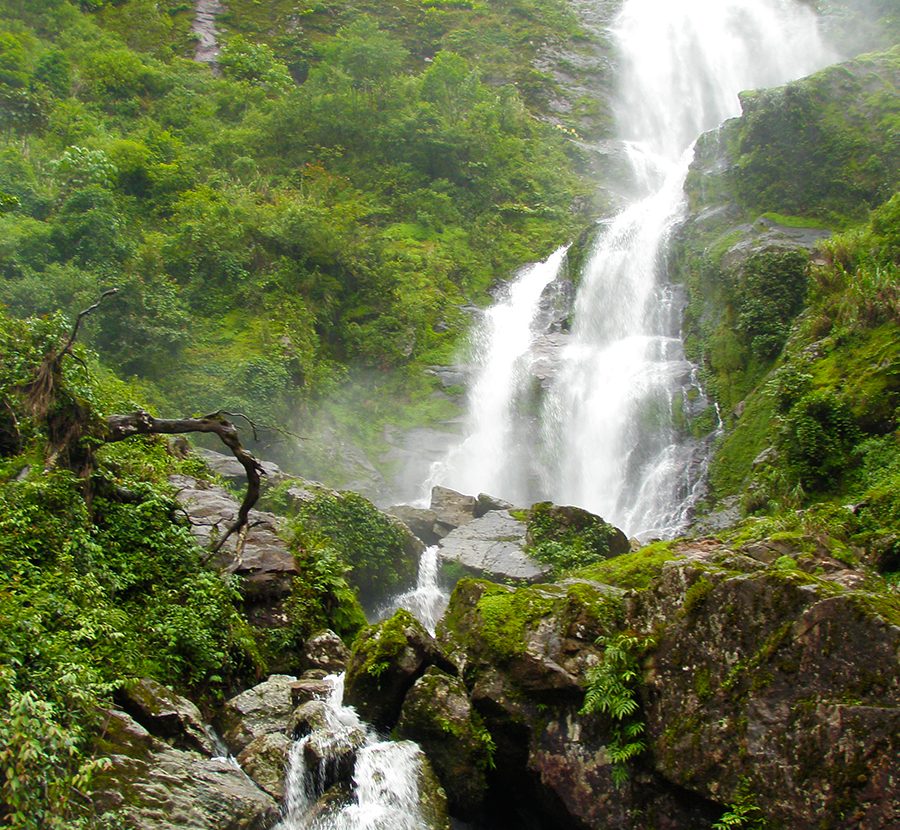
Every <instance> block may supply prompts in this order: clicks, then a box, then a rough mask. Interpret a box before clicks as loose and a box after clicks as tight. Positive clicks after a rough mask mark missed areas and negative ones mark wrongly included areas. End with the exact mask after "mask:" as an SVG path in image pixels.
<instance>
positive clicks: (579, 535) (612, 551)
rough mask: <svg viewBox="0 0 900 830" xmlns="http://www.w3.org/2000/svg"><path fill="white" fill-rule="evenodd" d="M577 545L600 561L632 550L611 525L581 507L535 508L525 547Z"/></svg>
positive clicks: (541, 505) (544, 504) (549, 504)
mask: <svg viewBox="0 0 900 830" xmlns="http://www.w3.org/2000/svg"><path fill="white" fill-rule="evenodd" d="M548 541H552V542H560V543H563V544H567V543H571V542H573V541H578V542H580V543H582V544H585V545H587V546H588V548H589V550H590V551H591V552H592V553H595V554H597V556H599V557H607V558H608V557H611V556H619V555H621V554H623V553H628V552H629V551H630V550H631V542H629V540H628V537H627V536H626V535H625V534H624V533H623V532H622V531H621V530H619V528H617V527H613V525H611V524H609V522H607V521H605V520H604V519H602V518H601V517H600V516H597V515H596V514H594V513H591V512H589V511H587V510H584V509H583V508H581V507H572V506H568V505H559V504H553V503H552V502H549V501H545V502H539V503H537V504H534V505H532V507H531V510H530V511H529V516H528V533H527V535H526V543H527V544H529V545H535V544H539V543H541V542H548Z"/></svg>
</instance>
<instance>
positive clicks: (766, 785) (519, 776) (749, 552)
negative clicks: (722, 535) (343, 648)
mask: <svg viewBox="0 0 900 830" xmlns="http://www.w3.org/2000/svg"><path fill="white" fill-rule="evenodd" d="M809 546H810V540H804V541H803V542H799V541H795V542H790V543H787V542H782V543H780V545H775V546H773V545H771V544H770V545H760V544H758V543H750V544H744V545H739V544H732V545H729V546H726V545H724V544H722V543H718V542H712V541H706V542H703V541H698V542H693V543H681V544H677V545H672V546H668V547H663V548H657V549H653V548H650V549H645V550H643V551H640V552H637V553H633V554H626V555H624V556H620V557H616V558H614V559H611V560H608V561H607V562H605V563H602V564H601V565H599V566H594V567H593V568H590V569H586V570H585V571H583V572H580V573H578V574H576V575H575V576H574V577H573V578H570V579H568V580H565V581H564V582H563V583H560V584H553V585H540V586H531V587H526V588H519V589H517V590H516V589H511V588H505V587H501V586H496V585H492V584H490V583H485V582H479V581H473V580H464V581H463V582H461V583H460V584H459V586H458V587H457V589H456V591H455V593H454V595H453V598H452V600H451V604H450V608H449V610H448V613H447V616H446V618H445V622H444V624H443V628H442V630H441V631H439V638H438V640H439V643H440V645H441V646H442V647H443V649H444V650H445V652H446V653H447V654H448V655H450V656H451V657H452V659H453V661H454V662H455V664H456V665H457V667H458V668H459V671H460V677H461V679H462V681H463V683H464V686H465V689H466V690H467V692H468V697H469V701H470V703H471V707H472V709H473V711H474V712H476V713H477V715H478V717H479V718H480V722H482V723H483V724H484V727H485V728H486V729H487V730H488V732H489V734H490V736H491V742H492V743H493V744H494V748H493V750H492V753H491V754H492V761H491V769H490V770H489V773H488V782H489V793H488V802H487V803H488V805H490V804H491V803H492V800H493V801H494V802H495V803H499V804H502V805H503V810H504V811H505V815H506V820H507V821H508V822H509V823H510V824H511V825H512V824H515V823H516V822H517V821H525V820H526V819H525V818H523V817H530V818H529V819H528V820H529V821H531V822H535V821H536V822H537V824H536V826H549V827H572V828H575V827H604V828H657V829H658V828H672V830H676V829H677V828H685V830H688V828H690V829H691V830H696V828H699V827H710V826H712V825H713V823H714V822H715V821H716V820H717V819H719V818H720V817H722V816H723V813H726V812H727V811H731V812H732V813H736V814H743V815H745V817H746V818H747V819H748V821H749V819H750V818H751V817H755V818H759V819H762V818H764V819H765V820H767V821H768V824H767V825H766V826H768V827H770V828H778V827H784V828H793V830H803V828H810V830H812V828H817V829H819V830H821V829H822V828H839V827H848V826H855V827H867V828H876V827H888V826H892V825H893V824H894V823H896V821H897V820H898V818H900V803H898V799H897V789H896V786H895V782H894V776H895V770H894V768H893V764H894V760H895V758H896V755H897V751H898V749H900V747H898V745H897V735H898V734H900V732H898V728H897V727H898V724H900V708H898V704H900V671H898V661H897V657H898V652H900V603H898V602H897V599H896V596H894V595H892V594H890V592H889V591H888V590H887V589H886V588H885V585H884V583H883V581H882V580H880V579H879V578H878V577H876V576H874V575H873V574H872V573H871V572H869V571H866V570H865V569H857V568H851V567H847V566H846V565H844V564H843V563H841V562H839V561H838V560H836V559H834V558H833V557H832V556H830V555H829V554H828V553H827V552H826V549H825V547H824V546H823V545H819V546H818V548H817V549H816V550H815V552H814V553H803V552H802V551H803V549H804V548H805V549H807V550H808V549H809ZM608 583H610V584H608ZM402 652H403V649H400V650H399V651H398V653H402ZM351 671H353V661H352V660H351ZM388 671H390V670H388ZM362 696H363V697H365V693H363V695H362ZM629 700H630V701H633V705H632V704H628V701H629ZM623 701H624V702H623ZM441 705H442V703H441V700H440V698H437V697H436V698H435V700H434V706H435V707H436V711H435V712H434V713H433V718H434V719H436V720H438V721H439V720H440V719H441V717H443V713H442V712H441V711H439V710H440V707H441ZM459 707H460V704H459V703H458V702H456V703H455V708H456V709H459ZM404 710H405V707H404ZM387 725H388V726H390V724H387ZM629 746H631V747H632V748H631V749H628V747H629ZM444 752H445V753H446V749H445V750H444ZM445 760H446V759H445ZM445 766H446V763H445ZM470 806H471V805H470ZM741 811H744V812H743V813H741ZM742 826H749V825H742ZM752 826H756V825H752Z"/></svg>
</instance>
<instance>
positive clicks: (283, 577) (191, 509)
mask: <svg viewBox="0 0 900 830" xmlns="http://www.w3.org/2000/svg"><path fill="white" fill-rule="evenodd" d="M169 482H170V483H171V484H172V485H173V486H174V487H176V488H177V492H176V498H177V500H178V503H179V504H180V505H181V506H182V508H184V510H185V512H186V513H187V514H188V516H189V518H190V520H191V532H192V533H193V534H194V537H195V538H196V539H197V541H198V543H199V544H201V545H203V546H204V547H209V546H210V543H211V541H212V540H213V538H214V537H215V536H217V535H219V534H221V533H224V532H225V531H226V530H227V528H228V527H229V526H230V525H231V524H232V523H233V522H234V520H235V517H236V516H237V512H238V509H239V504H238V502H237V501H236V500H235V499H234V498H233V497H232V496H231V494H230V493H228V491H227V490H225V489H224V488H222V487H217V486H214V485H210V484H208V483H207V482H205V481H199V480H197V479H194V478H190V477H189V476H170V477H169ZM280 530H281V520H280V519H279V518H278V517H277V516H275V515H274V514H272V513H262V512H260V511H257V510H251V511H250V517H249V529H248V530H247V532H246V534H243V538H238V534H234V535H232V536H231V537H230V538H229V539H228V540H227V541H226V543H225V545H224V546H223V547H222V548H221V550H220V551H219V552H218V553H217V554H216V556H215V558H214V560H213V564H215V565H216V566H217V567H219V568H220V569H221V570H223V571H225V572H226V573H230V574H234V575H236V576H238V577H240V579H241V582H242V589H243V593H244V596H245V597H246V598H247V600H248V601H249V602H250V603H251V604H254V603H257V604H261V605H263V606H271V604H272V602H273V601H277V600H279V599H283V598H284V597H286V596H287V595H288V594H289V593H290V590H291V583H292V581H293V578H294V577H295V576H296V575H297V567H296V565H295V563H294V557H293V555H292V554H291V552H290V551H289V550H288V548H287V545H286V543H285V542H284V540H283V539H282V538H281V536H280V535H279V534H280ZM254 622H258V621H257V620H254Z"/></svg>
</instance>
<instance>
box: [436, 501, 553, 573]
mask: <svg viewBox="0 0 900 830" xmlns="http://www.w3.org/2000/svg"><path fill="white" fill-rule="evenodd" d="M439 544H440V554H441V562H442V564H444V565H445V567H446V565H447V564H448V563H452V564H453V565H454V566H456V569H457V570H461V571H462V572H463V573H466V574H468V575H470V576H476V577H481V578H484V579H490V580H494V581H497V582H513V581H514V582H519V581H522V582H539V581H541V580H543V579H546V578H547V577H548V576H549V575H550V568H549V567H548V566H547V565H544V564H542V563H541V562H538V561H537V560H535V559H533V558H532V557H531V556H529V555H528V553H526V551H525V545H526V525H525V522H523V521H520V520H519V519H517V518H515V517H513V515H512V514H511V513H510V512H509V511H508V510H494V511H491V512H489V513H486V514H485V515H484V516H482V517H481V518H480V519H474V520H472V521H470V522H468V523H466V524H464V525H463V526H462V527H458V528H456V529H455V530H453V531H451V532H450V533H448V534H447V535H446V536H445V537H444V538H443V539H441V541H440V543H439Z"/></svg>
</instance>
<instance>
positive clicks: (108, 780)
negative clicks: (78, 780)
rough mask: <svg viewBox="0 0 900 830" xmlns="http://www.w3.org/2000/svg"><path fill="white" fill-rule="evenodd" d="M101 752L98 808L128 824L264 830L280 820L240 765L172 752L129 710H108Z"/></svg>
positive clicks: (149, 829)
mask: <svg viewBox="0 0 900 830" xmlns="http://www.w3.org/2000/svg"><path fill="white" fill-rule="evenodd" d="M96 751H97V753H98V755H101V756H103V757H106V758H109V760H110V765H109V767H108V768H107V769H105V770H103V771H102V772H101V773H100V774H99V775H98V776H97V778H96V779H95V780H94V782H93V792H92V794H91V797H92V801H93V804H94V807H95V808H96V809H97V811H98V814H100V813H102V812H105V811H115V812H116V814H117V818H118V820H119V821H120V822H121V823H122V825H123V826H126V827H140V828H141V830H266V828H270V827H272V826H273V825H274V824H275V823H276V822H277V821H278V818H279V810H278V806H277V804H276V803H275V801H274V800H273V799H272V797H271V796H269V795H268V794H266V793H265V792H263V791H262V790H261V789H260V788H259V787H257V786H256V784H254V782H253V781H252V780H251V779H250V778H249V777H248V776H247V775H246V774H245V773H244V772H243V771H242V770H241V769H240V767H238V766H237V764H235V763H233V762H231V761H228V760H225V759H222V758H207V757H205V756H203V755H201V754H200V753H198V752H190V751H186V750H182V749H176V748H174V747H171V746H169V745H168V744H166V743H164V742H162V741H159V740H157V739H154V738H153V737H152V736H151V735H150V734H149V733H148V732H147V731H146V730H145V729H144V728H143V727H142V726H141V725H140V724H138V723H137V722H136V721H135V720H134V719H133V718H132V717H131V716H130V715H128V714H126V713H125V712H122V711H118V710H110V711H108V712H106V718H105V723H104V728H103V729H102V730H101V733H100V736H99V737H98V739H97V745H96Z"/></svg>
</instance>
